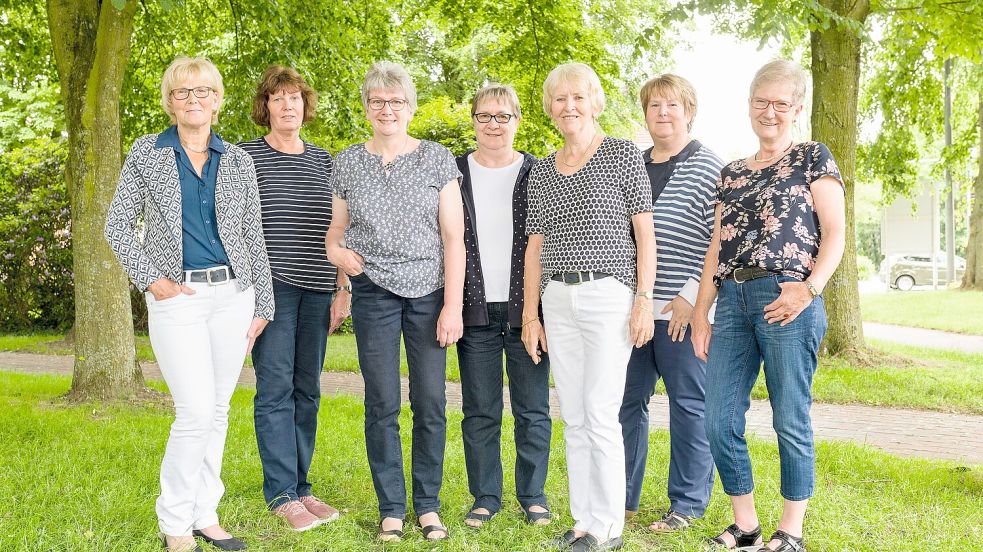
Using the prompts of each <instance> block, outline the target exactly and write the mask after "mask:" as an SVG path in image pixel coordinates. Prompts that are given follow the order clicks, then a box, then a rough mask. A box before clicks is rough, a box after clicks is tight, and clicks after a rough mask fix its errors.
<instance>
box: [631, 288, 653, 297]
mask: <svg viewBox="0 0 983 552" xmlns="http://www.w3.org/2000/svg"><path fill="white" fill-rule="evenodd" d="M635 297H644V298H646V299H655V294H654V293H652V290H650V289H647V290H644V291H636V292H635Z"/></svg>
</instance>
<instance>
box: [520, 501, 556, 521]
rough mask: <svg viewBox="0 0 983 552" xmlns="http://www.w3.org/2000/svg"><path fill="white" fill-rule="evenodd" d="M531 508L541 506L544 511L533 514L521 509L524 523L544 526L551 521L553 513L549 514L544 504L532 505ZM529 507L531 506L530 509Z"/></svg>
mask: <svg viewBox="0 0 983 552" xmlns="http://www.w3.org/2000/svg"><path fill="white" fill-rule="evenodd" d="M533 506H541V507H543V508H546V510H545V511H543V512H533V511H530V510H528V509H526V508H523V509H522V511H523V512H525V513H526V523H528V524H529V525H540V526H545V525H549V524H550V522H551V521H553V512H551V511H550V509H549V508H548V507H547V506H546V505H545V504H533ZM531 507H532V506H530V508H531Z"/></svg>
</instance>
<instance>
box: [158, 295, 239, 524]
mask: <svg viewBox="0 0 983 552" xmlns="http://www.w3.org/2000/svg"><path fill="white" fill-rule="evenodd" d="M186 285H188V286H189V287H191V288H192V289H194V290H195V291H196V293H195V294H194V295H184V294H181V295H178V296H176V297H172V298H170V299H165V300H163V301H156V300H155V299H154V297H153V295H151V294H150V293H147V294H146V296H147V312H148V315H149V326H150V343H151V345H152V346H153V348H154V355H156V356H157V363H158V364H159V365H160V372H161V374H162V375H163V376H164V381H166V382H167V387H168V388H169V389H170V392H171V397H172V398H173V399H174V413H175V417H174V423H173V424H171V434H170V437H169V438H168V439H167V447H166V449H165V450H164V459H163V460H162V461H161V464H160V497H158V498H157V520H158V524H159V526H160V530H161V531H162V532H163V533H164V534H165V535H172V536H181V535H190V534H191V530H192V529H201V528H203V527H208V526H210V525H215V524H216V523H218V513H217V511H216V509H217V508H218V501H219V499H220V498H222V494H223V493H224V492H225V486H224V485H223V484H222V479H221V472H222V454H223V452H224V451H225V434H226V430H227V429H228V427H229V400H230V399H231V398H232V392H233V391H234V390H235V386H236V382H237V381H238V379H239V372H240V371H242V362H243V360H245V358H246V344H247V338H246V332H247V331H249V325H250V323H251V322H252V319H253V311H254V302H255V298H254V290H253V288H252V287H250V288H247V289H246V290H243V291H241V292H239V291H236V286H235V280H232V281H231V282H229V283H228V284H225V285H218V286H210V285H208V284H207V283H188V284H186Z"/></svg>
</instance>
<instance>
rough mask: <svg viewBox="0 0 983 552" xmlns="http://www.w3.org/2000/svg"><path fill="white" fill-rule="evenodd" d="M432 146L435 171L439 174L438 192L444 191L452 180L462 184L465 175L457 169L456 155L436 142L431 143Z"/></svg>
mask: <svg viewBox="0 0 983 552" xmlns="http://www.w3.org/2000/svg"><path fill="white" fill-rule="evenodd" d="M431 144H433V148H434V150H435V151H434V169H435V172H436V174H437V190H438V191H440V190H443V189H444V186H446V185H447V183H448V182H450V181H451V180H457V181H458V183H460V182H461V179H462V178H464V175H462V174H461V171H460V170H459V169H458V168H457V160H455V159H454V154H453V153H451V150H449V149H447V148H446V147H444V146H443V145H441V144H438V143H436V142H431Z"/></svg>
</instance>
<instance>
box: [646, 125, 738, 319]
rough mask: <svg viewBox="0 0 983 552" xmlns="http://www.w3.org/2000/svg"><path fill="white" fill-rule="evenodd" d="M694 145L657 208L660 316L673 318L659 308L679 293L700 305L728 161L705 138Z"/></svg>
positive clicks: (657, 302) (657, 307) (654, 212)
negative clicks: (698, 295)
mask: <svg viewBox="0 0 983 552" xmlns="http://www.w3.org/2000/svg"><path fill="white" fill-rule="evenodd" d="M691 145H693V146H696V148H697V149H696V150H695V151H694V152H693V153H692V154H691V155H689V156H688V157H687V158H685V159H681V160H679V161H678V163H676V164H675V167H674V168H673V170H672V173H671V174H670V175H669V179H668V182H666V183H665V188H664V189H663V190H662V191H661V193H659V194H658V198H657V199H656V200H655V203H654V205H653V207H652V220H653V223H654V224H655V239H656V243H657V246H658V271H657V275H656V279H655V289H654V290H653V291H654V293H655V304H654V305H653V307H655V308H654V309H653V310H654V311H655V315H656V317H657V318H666V319H668V318H669V315H668V314H666V315H661V316H660V314H659V311H661V310H662V307H663V306H665V303H667V302H669V301H672V300H673V299H674V298H675V297H676V296H677V295H682V296H683V298H684V299H686V300H687V301H689V302H690V304H695V303H696V292H697V290H698V289H699V283H700V273H701V272H702V270H703V257H704V255H706V252H707V248H708V247H709V246H710V237H711V234H712V233H713V214H714V208H715V206H716V201H717V199H716V198H717V195H716V193H717V190H716V182H717V178H719V177H720V169H721V168H722V167H723V166H724V162H723V161H722V160H721V159H720V158H719V157H717V155H716V154H715V153H713V152H712V151H710V149H708V148H707V147H706V146H703V145H701V144H699V142H695V141H694V142H691ZM687 148H689V146H687ZM685 149H686V148H684V150H685ZM645 159H646V160H649V159H651V151H650V150H649V151H646V152H645ZM652 184H653V187H654V186H655V185H656V183H654V182H653V183H652Z"/></svg>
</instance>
